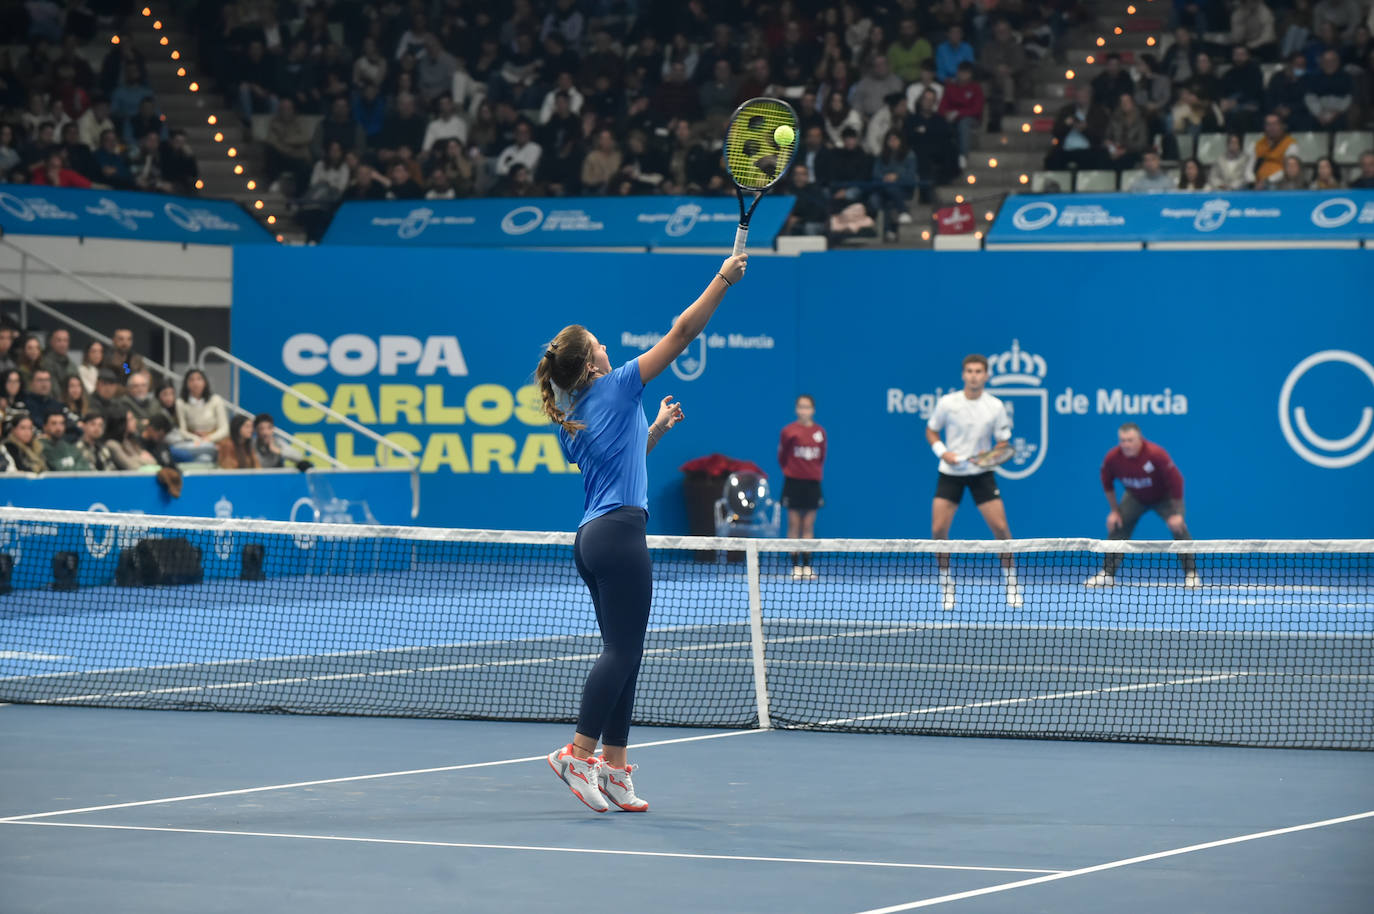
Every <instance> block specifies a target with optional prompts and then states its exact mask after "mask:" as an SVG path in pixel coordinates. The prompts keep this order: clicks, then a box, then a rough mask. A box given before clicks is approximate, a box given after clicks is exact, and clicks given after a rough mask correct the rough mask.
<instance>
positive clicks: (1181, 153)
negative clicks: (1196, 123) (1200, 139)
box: [1174, 133, 1195, 162]
mask: <svg viewBox="0 0 1374 914" xmlns="http://www.w3.org/2000/svg"><path fill="white" fill-rule="evenodd" d="M1174 139H1175V140H1177V141H1178V160H1179V161H1180V162H1184V161H1187V160H1188V159H1191V158H1192V157H1193V147H1194V145H1195V144H1194V142H1193V138H1192V137H1191V136H1189V135H1188V134H1186V133H1181V134H1179V135H1178V136H1176V137H1174Z"/></svg>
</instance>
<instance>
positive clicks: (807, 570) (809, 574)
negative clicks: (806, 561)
mask: <svg viewBox="0 0 1374 914" xmlns="http://www.w3.org/2000/svg"><path fill="white" fill-rule="evenodd" d="M802 577H804V578H815V577H816V569H814V568H812V567H811V566H810V565H803V566H802Z"/></svg>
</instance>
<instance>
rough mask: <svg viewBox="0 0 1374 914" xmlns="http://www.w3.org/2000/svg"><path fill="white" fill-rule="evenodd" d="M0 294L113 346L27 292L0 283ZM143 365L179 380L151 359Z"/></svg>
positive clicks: (86, 327) (106, 339) (105, 339)
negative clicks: (4, 293) (7, 295)
mask: <svg viewBox="0 0 1374 914" xmlns="http://www.w3.org/2000/svg"><path fill="white" fill-rule="evenodd" d="M0 292H6V293H8V294H10V295H13V296H14V297H15V298H17V299H19V300H20V301H22V302H24V303H25V304H27V305H30V306H32V307H34V308H37V309H38V310H39V311H42V312H43V313H44V314H47V315H48V316H50V317H55V318H57V319H58V320H60V321H62V322H63V323H65V324H67V325H68V326H71V327H74V328H76V329H77V330H80V331H81V332H82V333H84V334H86V335H87V336H89V337H90V338H91V339H94V340H99V341H100V342H101V343H104V344H105V345H106V346H111V345H113V343H112V342H111V340H110V338H109V337H108V336H106V335H105V334H103V333H101V332H100V331H99V330H96V329H94V328H93V327H88V326H86V325H85V324H83V323H81V321H79V320H77V319H76V318H74V317H70V316H68V315H66V314H63V313H62V312H61V311H59V310H58V309H57V308H54V307H53V306H52V305H50V304H48V303H47V302H45V301H43V300H42V299H40V298H34V297H33V296H32V295H30V294H28V293H27V292H24V291H20V290H19V289H15V288H14V287H13V286H10V285H9V284H7V283H5V282H0ZM143 363H144V364H145V365H147V366H149V367H150V368H154V369H156V370H157V371H158V372H160V373H161V374H164V375H167V376H168V377H171V378H176V379H177V380H178V381H179V380H181V375H179V374H177V373H176V372H175V371H172V370H171V369H170V368H167V367H166V366H164V365H160V364H158V363H157V362H154V361H153V360H152V359H150V358H148V357H147V356H144V357H143Z"/></svg>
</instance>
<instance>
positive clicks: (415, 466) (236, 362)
mask: <svg viewBox="0 0 1374 914" xmlns="http://www.w3.org/2000/svg"><path fill="white" fill-rule="evenodd" d="M212 358H214V359H219V360H221V361H223V362H228V363H229V364H230V365H231V366H233V368H234V369H235V370H236V371H246V372H248V373H249V374H251V375H252V376H253V377H255V378H257V379H258V380H259V381H262V382H263V383H264V384H267V385H269V386H271V387H275V388H276V389H277V390H279V391H281V392H282V393H284V394H290V395H291V396H293V397H295V398H296V399H297V400H299V401H300V402H301V403H303V404H305V405H306V406H309V407H310V408H312V409H317V410H319V411H320V412H322V413H324V414H325V415H326V416H329V417H330V418H331V419H334V420H335V421H337V422H340V423H342V424H344V425H346V426H348V427H349V428H351V429H353V430H354V431H355V432H358V433H359V434H361V435H363V436H364V437H365V438H369V439H371V440H372V441H375V442H377V443H378V444H380V445H383V446H384V447H386V448H387V449H388V450H390V451H392V452H394V453H396V454H399V455H400V456H401V457H403V458H405V459H406V460H407V461H408V462H409V463H410V495H411V503H410V516H411V517H412V518H414V517H419V516H420V458H419V457H418V456H417V455H416V454H415V453H414V452H413V451H410V450H407V449H406V448H403V447H401V446H400V445H399V444H397V443H396V442H394V441H392V440H391V439H389V438H384V437H382V436H381V435H379V434H377V433H376V432H374V431H373V430H372V429H370V428H368V427H367V426H365V425H360V424H359V423H357V422H355V421H354V420H352V419H350V418H348V417H347V416H345V415H343V414H342V413H339V412H335V411H334V410H333V409H331V408H330V407H328V406H326V405H325V404H323V403H321V402H319V401H318V400H315V399H313V398H312V397H308V396H306V395H305V394H303V393H301V392H300V391H299V390H296V389H295V388H294V387H291V386H289V385H287V384H285V383H283V382H281V381H279V380H277V379H276V378H274V377H272V376H271V375H270V374H268V373H267V372H265V371H263V370H262V369H260V368H257V367H255V366H253V365H250V364H249V363H248V362H245V361H244V360H243V359H241V358H239V357H238V356H236V355H232V354H230V353H228V352H225V351H224V350H223V349H221V348H219V347H218V346H206V347H205V348H204V349H202V350H201V353H200V358H199V360H198V362H197V365H198V366H199V367H200V370H201V371H204V370H205V362H206V360H207V359H212ZM233 398H234V405H235V406H236V407H237V406H238V402H237V401H238V383H237V380H236V381H235V383H234V389H233Z"/></svg>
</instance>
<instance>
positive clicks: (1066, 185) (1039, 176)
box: [1031, 171, 1073, 194]
mask: <svg viewBox="0 0 1374 914" xmlns="http://www.w3.org/2000/svg"><path fill="white" fill-rule="evenodd" d="M1048 181H1053V182H1055V183H1056V184H1058V185H1059V190H1060V191H1061V192H1063V193H1066V194H1067V193H1069V192H1071V191H1072V190H1073V172H1071V171H1037V172H1036V173H1035V174H1033V175H1031V192H1032V193H1037V194H1043V193H1046V190H1045V184H1046V182H1048Z"/></svg>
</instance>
